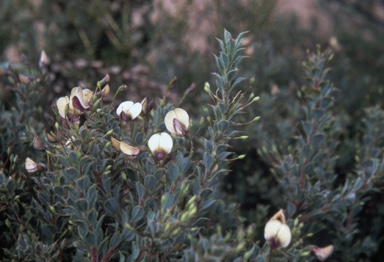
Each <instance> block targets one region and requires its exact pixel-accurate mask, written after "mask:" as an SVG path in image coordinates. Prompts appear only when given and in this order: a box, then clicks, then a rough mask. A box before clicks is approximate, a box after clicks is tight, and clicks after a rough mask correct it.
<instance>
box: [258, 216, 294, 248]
mask: <svg viewBox="0 0 384 262" xmlns="http://www.w3.org/2000/svg"><path fill="white" fill-rule="evenodd" d="M264 238H265V240H267V241H269V243H270V245H271V248H277V247H283V248H285V247H287V246H288V245H289V243H290V242H291V238H292V235H291V230H290V228H289V227H288V226H287V224H286V223H285V216H284V213H283V210H282V209H280V210H279V212H277V213H276V214H275V215H274V216H273V217H272V218H271V219H270V220H269V221H268V222H267V224H266V225H265V228H264Z"/></svg>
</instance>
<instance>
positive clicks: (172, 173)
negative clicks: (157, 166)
mask: <svg viewBox="0 0 384 262" xmlns="http://www.w3.org/2000/svg"><path fill="white" fill-rule="evenodd" d="M178 176H179V169H178V168H177V166H174V165H171V166H169V167H168V172H167V180H168V183H170V184H173V183H175V182H176V180H177V177H178Z"/></svg>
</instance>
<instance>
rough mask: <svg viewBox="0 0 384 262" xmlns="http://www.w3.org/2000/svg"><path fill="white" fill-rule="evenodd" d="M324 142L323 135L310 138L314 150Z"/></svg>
mask: <svg viewBox="0 0 384 262" xmlns="http://www.w3.org/2000/svg"><path fill="white" fill-rule="evenodd" d="M323 141H324V135H323V134H316V135H314V136H313V137H312V146H313V149H314V150H317V149H318V148H319V147H320V146H321V143H322V142H323Z"/></svg>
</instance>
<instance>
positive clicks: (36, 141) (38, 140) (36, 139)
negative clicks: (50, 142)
mask: <svg viewBox="0 0 384 262" xmlns="http://www.w3.org/2000/svg"><path fill="white" fill-rule="evenodd" d="M32 144H33V147H34V148H35V149H36V150H40V151H44V150H45V149H46V147H45V146H44V144H43V140H41V138H40V137H38V136H35V137H34V138H33V141H32Z"/></svg>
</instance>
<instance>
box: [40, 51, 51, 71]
mask: <svg viewBox="0 0 384 262" xmlns="http://www.w3.org/2000/svg"><path fill="white" fill-rule="evenodd" d="M49 63H50V61H49V57H48V56H47V54H46V53H45V51H44V50H43V51H41V55H40V60H39V67H40V68H42V67H45V66H47V65H49Z"/></svg>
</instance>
